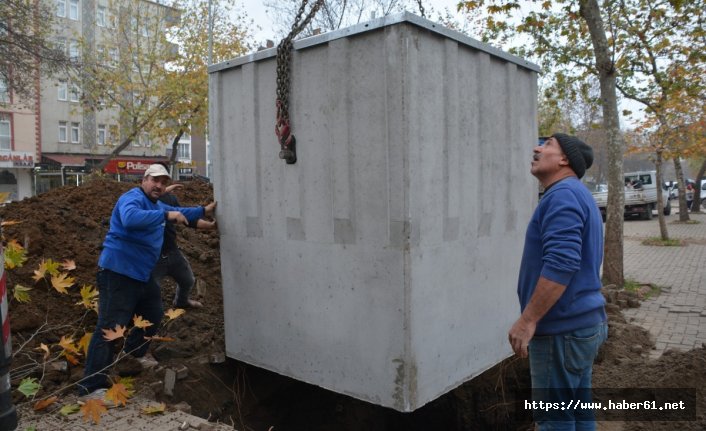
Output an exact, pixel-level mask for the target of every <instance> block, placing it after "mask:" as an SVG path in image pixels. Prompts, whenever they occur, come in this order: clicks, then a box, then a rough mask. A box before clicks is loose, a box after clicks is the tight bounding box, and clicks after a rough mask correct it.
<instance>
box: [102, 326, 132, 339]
mask: <svg viewBox="0 0 706 431" xmlns="http://www.w3.org/2000/svg"><path fill="white" fill-rule="evenodd" d="M126 329H127V328H125V327H124V326H122V325H115V329H102V331H103V338H105V339H106V340H108V341H113V340H117V339H118V338H122V337H124V336H125V330H126Z"/></svg>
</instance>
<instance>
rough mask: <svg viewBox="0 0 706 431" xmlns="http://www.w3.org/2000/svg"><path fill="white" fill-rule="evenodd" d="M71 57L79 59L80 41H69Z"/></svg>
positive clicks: (74, 59)
mask: <svg viewBox="0 0 706 431" xmlns="http://www.w3.org/2000/svg"><path fill="white" fill-rule="evenodd" d="M69 59H70V60H71V61H77V60H78V41H77V40H72V41H71V42H69Z"/></svg>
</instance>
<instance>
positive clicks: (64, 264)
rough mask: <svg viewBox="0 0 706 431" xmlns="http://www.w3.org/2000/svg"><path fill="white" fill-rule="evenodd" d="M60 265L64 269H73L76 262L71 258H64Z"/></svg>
mask: <svg viewBox="0 0 706 431" xmlns="http://www.w3.org/2000/svg"><path fill="white" fill-rule="evenodd" d="M61 267H62V268H64V270H65V271H71V270H73V269H76V262H74V261H73V260H69V259H66V260H65V261H63V262H62V263H61Z"/></svg>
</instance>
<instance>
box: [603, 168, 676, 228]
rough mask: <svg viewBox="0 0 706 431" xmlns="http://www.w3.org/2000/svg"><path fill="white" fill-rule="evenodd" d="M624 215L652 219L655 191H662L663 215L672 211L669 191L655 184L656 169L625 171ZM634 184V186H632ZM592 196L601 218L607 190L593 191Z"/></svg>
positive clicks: (606, 204)
mask: <svg viewBox="0 0 706 431" xmlns="http://www.w3.org/2000/svg"><path fill="white" fill-rule="evenodd" d="M624 176H625V213H624V214H625V216H626V217H627V216H632V215H639V216H640V217H641V218H642V219H643V220H650V219H652V211H653V210H656V209H657V192H658V191H659V192H660V193H662V197H663V199H664V200H663V204H664V215H669V214H671V212H672V203H671V201H670V197H669V191H668V190H665V189H664V188H663V187H659V186H658V184H657V172H656V171H637V172H627V173H625V175H624ZM633 184H635V185H636V186H633ZM592 194H593V198H594V199H595V200H596V204H598V208H599V209H600V210H601V215H602V216H603V220H605V217H606V207H607V206H608V192H607V191H595V192H593V193H592Z"/></svg>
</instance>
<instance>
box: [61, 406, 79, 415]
mask: <svg viewBox="0 0 706 431" xmlns="http://www.w3.org/2000/svg"><path fill="white" fill-rule="evenodd" d="M80 409H81V406H80V405H78V404H67V405H65V406H64V407H62V408H61V410H59V413H61V414H62V415H64V416H68V415H72V414H74V413H76V412H78V411H79V410H80Z"/></svg>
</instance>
